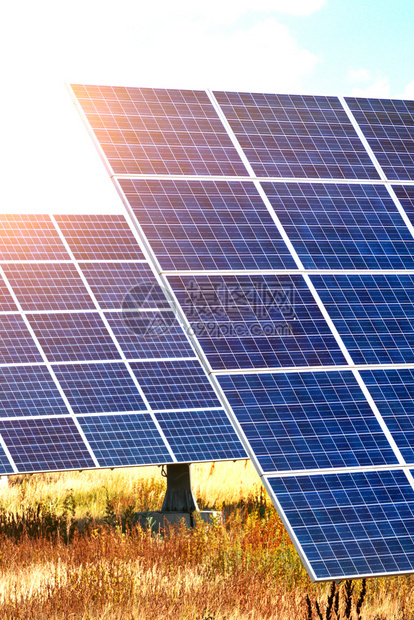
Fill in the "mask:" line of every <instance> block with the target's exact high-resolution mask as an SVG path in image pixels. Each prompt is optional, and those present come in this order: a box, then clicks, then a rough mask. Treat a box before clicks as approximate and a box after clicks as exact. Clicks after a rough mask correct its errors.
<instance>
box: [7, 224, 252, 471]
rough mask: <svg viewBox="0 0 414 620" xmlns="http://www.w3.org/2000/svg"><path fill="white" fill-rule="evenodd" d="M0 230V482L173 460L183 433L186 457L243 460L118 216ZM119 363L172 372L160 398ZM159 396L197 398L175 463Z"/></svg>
mask: <svg viewBox="0 0 414 620" xmlns="http://www.w3.org/2000/svg"><path fill="white" fill-rule="evenodd" d="M2 222H3V230H4V231H5V234H6V235H9V234H10V235H11V237H12V238H13V239H14V241H15V243H14V245H13V246H11V247H10V248H9V247H8V245H7V243H8V239H7V238H6V239H5V242H6V243H5V246H4V247H5V248H6V250H5V253H4V254H3V257H5V260H3V261H2V263H3V264H2V267H1V279H0V303H1V310H0V343H1V344H0V380H1V386H2V389H1V392H0V473H2V474H7V473H25V472H36V471H56V470H65V469H84V468H96V467H121V466H126V465H147V464H157V463H176V462H178V460H180V461H183V460H184V459H185V454H186V452H185V451H183V449H182V447H181V444H180V437H181V436H182V440H183V441H185V442H187V443H186V444H185V445H186V446H187V453H188V455H189V454H190V453H191V457H192V460H201V461H203V460H206V459H207V458H209V455H211V454H213V453H214V454H217V455H222V458H224V459H229V458H234V457H236V458H237V457H238V458H240V456H239V455H242V456H243V457H245V456H246V455H245V452H244V450H243V448H242V446H241V444H240V441H239V439H238V437H237V434H236V433H235V431H234V429H233V428H232V426H231V424H230V421H229V419H228V417H227V414H225V413H224V412H223V410H222V409H220V410H219V401H218V399H217V397H216V395H215V392H214V390H213V389H212V387H211V385H210V384H209V382H208V379H207V378H206V376H205V374H204V372H203V371H202V368H201V364H200V361H199V360H198V358H197V357H196V355H195V351H194V348H193V347H192V346H191V344H190V341H189V339H188V336H187V334H186V331H185V330H184V329H183V326H182V325H181V324H180V322H179V320H178V319H177V317H176V316H175V314H174V312H173V311H172V310H171V303H170V302H171V300H169V299H167V297H166V295H165V293H164V291H163V288H162V286H161V285H160V283H159V281H158V280H157V278H156V277H155V276H154V273H153V271H152V270H151V268H150V266H149V264H148V262H147V261H146V260H145V259H144V254H143V253H142V251H141V248H140V245H139V243H138V241H137V239H136V235H135V233H134V231H133V229H132V228H131V225H130V224H129V223H128V221H127V219H126V218H125V216H124V215H81V216H79V215H65V216H56V217H54V216H48V215H46V216H37V215H35V216H33V217H32V216H22V217H19V216H12V217H10V218H3V220H2ZM19 226H20V228H19ZM13 250H14V251H15V253H13ZM60 250H61V251H60ZM59 251H60V253H59ZM128 360H134V361H135V362H139V363H140V364H141V366H140V368H141V369H142V367H143V366H145V363H146V362H148V364H149V365H148V367H147V368H146V369H145V370H144V371H143V372H142V373H141V374H142V376H143V377H144V375H145V376H146V377H149V376H151V373H152V372H153V371H154V368H155V367H154V366H153V365H152V363H153V362H154V361H156V365H157V364H160V363H161V362H165V363H166V364H168V363H171V367H170V368H168V369H167V370H165V373H164V374H163V373H162V371H161V370H160V371H159V375H160V376H159V377H158V380H159V384H160V386H162V388H163V389H164V397H162V396H157V395H154V396H152V395H151V394H152V392H151V390H150V389H149V390H147V386H146V385H144V386H143V387H144V389H143V387H142V386H141V385H140V383H139V381H138V379H137V374H139V373H138V372H135V373H134V370H133V368H132V366H131V365H130V363H129V361H128ZM174 364H176V365H177V368H179V369H180V370H175V369H174ZM160 368H161V365H160ZM165 368H167V367H165ZM180 373H181V374H180ZM183 373H186V376H182V375H183ZM164 375H165V376H164ZM161 376H162V377H163V379H161V378H160V377H161ZM190 377H191V378H190ZM169 379H171V386H168V380H169ZM180 382H181V383H180ZM173 384H174V385H173ZM172 385H173V387H172ZM178 386H179V387H178ZM169 388H172V391H174V390H177V389H180V390H181V392H180V395H178V394H175V395H171V396H170V399H171V402H177V403H178V404H180V405H181V404H182V403H184V402H185V403H186V404H183V407H187V406H188V404H187V401H188V400H189V399H191V398H192V397H193V396H194V395H196V394H198V393H199V398H200V402H202V404H203V406H204V407H205V411H204V417H201V415H199V414H198V413H197V412H195V413H194V412H192V413H191V416H190V415H189V421H190V425H191V432H190V433H189V432H187V431H185V432H184V430H182V431H180V432H178V434H177V433H176V434H175V435H174V442H175V445H176V446H177V450H178V452H177V455H176V454H175V452H174V451H173V449H172V448H171V446H170V444H169V442H168V439H167V438H166V434H164V432H163V430H162V428H161V425H160V423H159V422H158V420H157V419H156V418H155V415H154V413H153V411H152V408H151V404H150V401H154V402H155V403H156V405H157V407H158V409H160V406H159V405H160V403H161V401H162V402H165V400H166V398H167V397H166V396H165V395H166V394H167V393H168V389H169ZM146 391H148V398H147V396H146V394H145V392H146ZM193 406H196V405H193ZM163 407H164V405H163ZM165 407H168V405H167V404H165ZM210 407H212V409H211V410H210ZM177 415H179V416H181V420H185V418H186V414H185V413H183V412H178V414H177ZM197 416H198V417H197ZM216 417H217V422H216V425H214V420H215V418H216ZM195 421H198V427H196V426H197V425H196V424H195ZM210 431H211V433H212V434H211V435H210V436H209V437H208V438H207V439H206V438H205V434H206V433H207V432H210ZM215 432H216V435H213V433H215ZM193 444H194V445H203V446H204V445H205V446H207V447H208V448H206V449H205V450H204V451H199V452H198V453H197V454H196V452H197V450H196V448H195V447H192V446H193ZM213 444H214V446H215V448H214V449H213ZM214 450H215V451H214ZM187 460H188V459H187Z"/></svg>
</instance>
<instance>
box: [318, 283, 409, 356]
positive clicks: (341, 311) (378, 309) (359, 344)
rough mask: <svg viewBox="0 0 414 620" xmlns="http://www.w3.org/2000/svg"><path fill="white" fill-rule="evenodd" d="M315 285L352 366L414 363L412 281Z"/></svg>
mask: <svg viewBox="0 0 414 620" xmlns="http://www.w3.org/2000/svg"><path fill="white" fill-rule="evenodd" d="M311 279H312V281H313V283H314V285H315V288H316V290H317V291H318V293H319V295H320V297H321V299H322V302H323V303H324V305H325V307H326V309H327V311H328V313H329V315H330V317H331V318H332V320H333V322H334V324H335V327H336V328H337V330H338V332H339V334H340V336H341V337H342V339H343V341H344V343H345V346H346V347H347V349H348V351H349V353H350V354H351V357H352V359H353V361H354V363H356V364H386V363H390V362H392V363H401V362H407V363H409V362H410V363H412V362H414V299H413V287H414V276H412V275H408V274H407V275H404V274H403V275H397V274H392V275H386V274H375V275H374V274H367V275H323V276H312V277H311Z"/></svg>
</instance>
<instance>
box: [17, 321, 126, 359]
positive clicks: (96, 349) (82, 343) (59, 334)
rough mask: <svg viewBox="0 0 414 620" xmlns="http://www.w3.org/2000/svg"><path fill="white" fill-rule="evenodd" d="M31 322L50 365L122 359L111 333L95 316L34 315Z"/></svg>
mask: <svg viewBox="0 0 414 620" xmlns="http://www.w3.org/2000/svg"><path fill="white" fill-rule="evenodd" d="M28 318H29V322H30V324H31V326H32V328H33V330H34V332H35V334H36V336H37V338H38V340H39V342H40V345H41V347H42V349H43V351H44V352H45V354H46V357H47V358H48V360H49V361H50V362H68V361H93V360H96V359H98V360H106V359H119V358H120V354H119V353H118V350H117V348H116V346H115V344H114V342H113V340H112V338H111V336H110V334H109V332H108V331H107V329H106V327H105V325H104V323H103V321H102V319H101V318H100V316H99V314H98V313H96V312H88V313H83V314H81V313H79V312H78V313H75V312H74V313H73V314H31V315H28Z"/></svg>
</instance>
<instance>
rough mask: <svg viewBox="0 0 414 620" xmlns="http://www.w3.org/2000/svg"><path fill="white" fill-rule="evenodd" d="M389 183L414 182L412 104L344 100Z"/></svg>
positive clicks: (388, 101)
mask: <svg viewBox="0 0 414 620" xmlns="http://www.w3.org/2000/svg"><path fill="white" fill-rule="evenodd" d="M346 102H347V104H348V105H349V107H350V109H351V111H352V113H353V115H354V116H355V118H356V120H357V122H358V125H359V126H360V127H361V129H362V131H363V133H364V136H365V137H366V139H367V140H368V144H369V145H370V147H371V148H372V150H373V152H374V155H375V156H376V158H377V160H378V162H379V164H380V166H381V168H382V169H383V171H384V172H385V174H386V176H387V179H389V180H392V181H394V180H401V181H408V180H411V181H413V180H414V101H402V100H391V99H362V98H354V97H346Z"/></svg>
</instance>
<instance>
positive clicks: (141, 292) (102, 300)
mask: <svg viewBox="0 0 414 620" xmlns="http://www.w3.org/2000/svg"><path fill="white" fill-rule="evenodd" d="M81 268H82V272H83V274H84V276H85V277H86V279H87V281H88V284H89V286H90V287H91V289H92V292H93V294H94V295H95V297H96V300H97V302H98V303H99V305H100V307H101V308H103V309H116V310H119V309H120V308H132V309H137V310H139V309H140V308H169V307H170V305H169V303H168V300H167V299H166V296H165V293H164V290H163V288H162V287H161V286H160V285H159V284H158V282H157V281H156V279H155V277H154V274H153V273H152V271H151V269H150V268H149V266H148V265H146V264H145V263H136V264H134V263H83V264H82V265H81Z"/></svg>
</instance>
